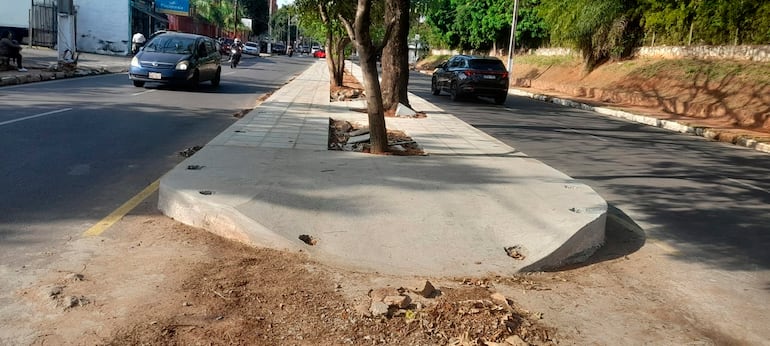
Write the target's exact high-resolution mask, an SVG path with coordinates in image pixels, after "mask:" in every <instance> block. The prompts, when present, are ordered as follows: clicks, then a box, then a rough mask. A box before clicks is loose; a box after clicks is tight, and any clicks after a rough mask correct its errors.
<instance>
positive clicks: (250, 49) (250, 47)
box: [243, 42, 259, 55]
mask: <svg viewBox="0 0 770 346" xmlns="http://www.w3.org/2000/svg"><path fill="white" fill-rule="evenodd" d="M243 54H249V55H259V44H258V43H256V42H246V43H244V44H243Z"/></svg>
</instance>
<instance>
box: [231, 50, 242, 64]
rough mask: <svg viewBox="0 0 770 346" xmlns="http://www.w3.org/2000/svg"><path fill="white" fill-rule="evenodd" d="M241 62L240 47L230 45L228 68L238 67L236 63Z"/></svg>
mask: <svg viewBox="0 0 770 346" xmlns="http://www.w3.org/2000/svg"><path fill="white" fill-rule="evenodd" d="M240 62H241V49H240V48H238V47H236V46H233V47H230V68H236V67H238V63H240Z"/></svg>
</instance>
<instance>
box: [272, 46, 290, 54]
mask: <svg viewBox="0 0 770 346" xmlns="http://www.w3.org/2000/svg"><path fill="white" fill-rule="evenodd" d="M271 48H272V49H273V51H272V53H273V54H286V46H285V45H283V44H282V43H273V44H272V45H271Z"/></svg>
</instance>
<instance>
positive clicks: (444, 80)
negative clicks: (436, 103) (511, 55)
mask: <svg viewBox="0 0 770 346" xmlns="http://www.w3.org/2000/svg"><path fill="white" fill-rule="evenodd" d="M430 91H431V92H432V93H433V95H438V94H440V93H441V91H447V92H449V95H451V97H452V101H457V100H458V99H460V98H461V97H463V96H465V95H469V96H487V97H491V98H493V99H494V100H495V103H497V104H502V103H503V102H505V98H506V97H507V96H508V70H506V69H505V65H503V62H502V61H500V59H498V58H494V57H480V56H470V55H455V56H453V57H452V58H450V59H449V60H448V61H447V62H445V63H442V64H441V65H438V67H437V68H436V70H435V71H433V78H432V80H431V84H430Z"/></svg>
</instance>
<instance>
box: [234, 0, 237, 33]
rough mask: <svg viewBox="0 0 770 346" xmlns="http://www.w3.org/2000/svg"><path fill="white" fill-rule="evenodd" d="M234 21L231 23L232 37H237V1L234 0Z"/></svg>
mask: <svg viewBox="0 0 770 346" xmlns="http://www.w3.org/2000/svg"><path fill="white" fill-rule="evenodd" d="M233 12H234V13H235V21H234V22H233V37H237V35H238V0H235V10H234V11H233Z"/></svg>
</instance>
